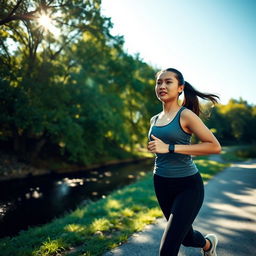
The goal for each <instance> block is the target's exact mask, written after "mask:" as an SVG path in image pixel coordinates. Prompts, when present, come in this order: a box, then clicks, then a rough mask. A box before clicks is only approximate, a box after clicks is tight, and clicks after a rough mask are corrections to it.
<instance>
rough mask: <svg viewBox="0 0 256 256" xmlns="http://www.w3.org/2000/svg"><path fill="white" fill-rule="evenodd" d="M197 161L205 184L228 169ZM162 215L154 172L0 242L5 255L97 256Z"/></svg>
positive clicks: (200, 160) (202, 159) (219, 164)
mask: <svg viewBox="0 0 256 256" xmlns="http://www.w3.org/2000/svg"><path fill="white" fill-rule="evenodd" d="M194 161H195V163H196V164H197V166H198V168H199V170H200V172H201V174H202V177H203V179H204V180H205V181H206V180H208V179H210V178H211V177H212V176H213V175H215V174H216V173H218V172H219V171H221V170H223V169H224V168H225V167H227V166H228V164H222V163H219V162H215V161H210V160H207V159H205V158H199V159H196V160H194ZM160 216H162V212H161V210H160V208H159V207H158V204H157V201H156V198H155V194H154V189H153V183H152V173H148V174H147V175H145V176H144V177H143V178H141V179H140V180H139V181H137V182H136V183H134V184H131V185H128V186H126V187H124V188H123V189H120V190H117V191H115V192H113V193H112V194H110V195H109V196H107V197H106V198H103V199H101V200H99V201H96V202H90V203H89V204H88V205H86V206H81V207H79V208H77V209H76V210H75V211H73V212H70V213H68V214H66V215H65V216H63V217H62V218H58V219H55V220H53V221H52V222H51V223H49V224H46V225H43V226H40V227H34V228H30V229H29V230H27V231H22V232H20V233H19V235H18V236H16V237H13V238H10V237H7V238H3V239H1V240H0V252H1V255H3V256H14V255H15V256H29V255H32V256H50V255H55V256H57V255H70V256H98V255H102V254H103V253H104V252H106V251H108V250H110V249H112V248H114V247H116V246H118V245H120V244H121V243H123V242H125V241H126V240H127V239H128V237H129V236H130V235H132V234H133V233H134V232H136V231H140V230H142V229H143V228H144V227H145V225H147V224H149V223H152V222H154V221H155V220H156V218H158V217H160Z"/></svg>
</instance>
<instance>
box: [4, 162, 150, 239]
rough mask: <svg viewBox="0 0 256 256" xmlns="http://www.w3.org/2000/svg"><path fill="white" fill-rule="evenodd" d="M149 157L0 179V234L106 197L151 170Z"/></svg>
mask: <svg viewBox="0 0 256 256" xmlns="http://www.w3.org/2000/svg"><path fill="white" fill-rule="evenodd" d="M152 166H153V163H152V160H151V159H150V160H147V161H143V162H137V163H132V164H131V163H130V164H119V165H115V166H111V167H110V166H108V167H105V168H98V169H94V170H91V171H84V172H76V173H72V174H68V175H67V174H63V175H47V176H41V177H32V178H27V179H21V180H12V181H4V182H0V236H1V237H3V236H6V235H15V234H17V233H18V232H19V231H20V230H23V229H27V228H28V227H29V226H34V225H40V224H44V223H46V222H49V221H50V220H52V219H53V218H55V217H58V216H61V215H63V214H65V213H66V212H68V211H70V210H73V209H75V208H76V207H77V206H79V205H81V204H82V205H86V203H87V202H88V201H89V200H97V199H99V198H104V197H106V195H107V194H109V193H110V192H111V191H112V190H116V189H118V188H120V187H122V186H124V185H126V184H129V183H131V182H134V181H135V180H137V179H138V178H140V177H142V176H144V175H145V174H146V172H150V171H152Z"/></svg>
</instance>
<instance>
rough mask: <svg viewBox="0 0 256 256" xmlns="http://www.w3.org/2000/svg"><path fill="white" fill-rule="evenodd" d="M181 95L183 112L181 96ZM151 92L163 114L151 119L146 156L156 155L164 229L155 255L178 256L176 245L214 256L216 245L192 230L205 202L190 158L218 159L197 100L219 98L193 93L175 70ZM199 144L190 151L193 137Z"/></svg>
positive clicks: (165, 73) (217, 146)
mask: <svg viewBox="0 0 256 256" xmlns="http://www.w3.org/2000/svg"><path fill="white" fill-rule="evenodd" d="M183 91H184V101H183V103H182V106H180V105H179V103H178V98H179V95H180V94H181V93H182V92H183ZM155 92H156V96H157V98H158V99H159V100H160V101H161V102H162V105H163V111H162V112H161V113H159V114H157V115H155V116H153V117H152V118H151V127H150V130H149V140H150V141H149V143H148V150H149V151H150V152H152V153H155V154H156V158H155V166H154V187H155V193H156V197H157V200H158V202H159V205H160V207H161V209H162V211H163V214H164V216H165V218H166V219H167V221H168V223H167V226H166V229H165V231H164V234H163V236H162V240H161V244H160V250H159V255H160V256H177V255H178V252H179V248H180V245H181V244H183V245H184V246H192V247H201V248H202V252H203V255H205V256H217V253H216V246H217V243H218V239H217V237H216V235H214V234H208V235H207V236H205V237H204V236H203V235H202V234H201V233H200V232H198V231H196V230H193V227H192V223H193V221H194V219H195V218H196V216H197V214H198V212H199V210H200V208H201V206H202V203H203V198H204V186H203V182H202V178H201V176H200V174H199V172H198V169H197V167H196V165H195V164H194V162H193V160H192V158H191V155H207V154H219V153H220V152H221V146H220V144H219V142H218V140H217V139H216V138H215V136H214V135H213V134H212V133H211V131H210V130H209V129H208V128H207V127H206V126H205V125H204V123H203V122H202V121H201V119H200V118H199V117H198V115H199V113H200V108H199V101H198V96H199V97H200V98H203V99H207V100H210V101H212V102H213V103H217V98H218V96H216V95H214V94H204V93H201V92H199V91H197V90H195V89H194V88H193V87H192V86H191V85H190V84H189V83H188V82H185V81H184V78H183V75H182V74H181V73H180V72H179V71H178V70H176V69H174V68H168V69H166V70H163V71H160V72H158V73H157V75H156V87H155ZM192 134H195V135H196V136H197V137H198V138H199V139H200V141H201V143H199V144H193V145H190V139H191V135H192Z"/></svg>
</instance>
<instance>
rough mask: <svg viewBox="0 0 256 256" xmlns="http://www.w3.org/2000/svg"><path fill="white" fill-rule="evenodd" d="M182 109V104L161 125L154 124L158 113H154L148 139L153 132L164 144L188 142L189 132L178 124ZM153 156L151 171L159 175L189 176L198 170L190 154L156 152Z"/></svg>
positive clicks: (172, 176)
mask: <svg viewBox="0 0 256 256" xmlns="http://www.w3.org/2000/svg"><path fill="white" fill-rule="evenodd" d="M184 109H185V107H183V106H182V107H181V108H180V109H179V111H178V112H177V114H176V116H175V117H174V119H173V120H172V121H171V122H169V123H168V124H166V125H163V126H156V125H155V123H156V120H157V118H158V115H159V114H158V115H156V116H155V118H154V121H153V122H152V125H151V127H150V129H149V132H148V139H149V140H150V141H151V140H152V138H151V134H153V135H155V136H156V137H157V138H159V139H161V140H162V141H163V142H164V143H166V144H184V145H188V144H190V141H191V134H189V133H187V132H185V131H184V130H183V129H182V127H181V124H180V114H181V112H182V110H184ZM155 156H156V157H155V165H154V170H153V172H154V173H155V174H157V175H159V176H162V177H170V178H178V177H186V176H191V175H193V174H195V173H197V172H198V169H197V167H196V165H195V163H194V162H193V160H192V157H191V156H190V155H184V154H179V153H164V154H159V153H156V154H155Z"/></svg>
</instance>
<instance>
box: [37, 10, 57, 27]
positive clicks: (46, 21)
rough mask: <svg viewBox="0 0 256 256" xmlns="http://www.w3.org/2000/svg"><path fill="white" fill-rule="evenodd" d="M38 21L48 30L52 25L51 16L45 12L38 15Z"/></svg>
mask: <svg viewBox="0 0 256 256" xmlns="http://www.w3.org/2000/svg"><path fill="white" fill-rule="evenodd" d="M38 23H39V24H40V25H41V26H43V27H44V28H45V29H48V30H50V28H51V27H52V26H53V25H52V20H51V18H50V17H49V16H47V15H46V14H42V15H40V17H39V18H38Z"/></svg>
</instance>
